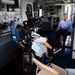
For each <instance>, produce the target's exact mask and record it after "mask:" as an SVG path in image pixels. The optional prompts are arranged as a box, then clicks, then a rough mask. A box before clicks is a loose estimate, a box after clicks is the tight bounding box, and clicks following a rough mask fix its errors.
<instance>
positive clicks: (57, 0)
mask: <svg viewBox="0 0 75 75" xmlns="http://www.w3.org/2000/svg"><path fill="white" fill-rule="evenodd" d="M35 1H36V2H38V3H74V2H75V0H35Z"/></svg>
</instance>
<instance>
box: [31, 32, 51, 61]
mask: <svg viewBox="0 0 75 75" xmlns="http://www.w3.org/2000/svg"><path fill="white" fill-rule="evenodd" d="M31 36H32V37H33V42H32V46H31V48H32V49H33V50H34V52H35V55H36V56H37V57H42V56H43V54H45V56H46V61H49V60H52V57H49V54H48V49H47V48H49V49H50V50H52V46H51V45H50V44H49V43H48V42H47V40H48V39H47V37H42V36H40V35H39V34H37V33H35V32H33V33H32V34H31Z"/></svg>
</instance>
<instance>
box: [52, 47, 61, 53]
mask: <svg viewBox="0 0 75 75" xmlns="http://www.w3.org/2000/svg"><path fill="white" fill-rule="evenodd" d="M61 50H62V48H53V54H55V53H57V52H59V51H61Z"/></svg>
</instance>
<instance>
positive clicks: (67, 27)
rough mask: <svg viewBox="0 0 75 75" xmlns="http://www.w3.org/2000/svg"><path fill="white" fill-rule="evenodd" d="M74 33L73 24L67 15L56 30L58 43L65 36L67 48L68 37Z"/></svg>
mask: <svg viewBox="0 0 75 75" xmlns="http://www.w3.org/2000/svg"><path fill="white" fill-rule="evenodd" d="M72 31H73V28H72V23H71V21H70V20H68V15H67V14H66V13H65V14H64V15H63V19H62V20H61V21H60V22H59V25H58V27H57V29H56V32H57V42H58V43H59V41H60V40H59V39H60V35H63V46H65V41H66V37H67V36H68V35H70V34H71V32H72Z"/></svg>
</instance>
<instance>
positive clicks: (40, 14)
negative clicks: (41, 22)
mask: <svg viewBox="0 0 75 75" xmlns="http://www.w3.org/2000/svg"><path fill="white" fill-rule="evenodd" d="M41 16H42V9H39V17H41Z"/></svg>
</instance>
